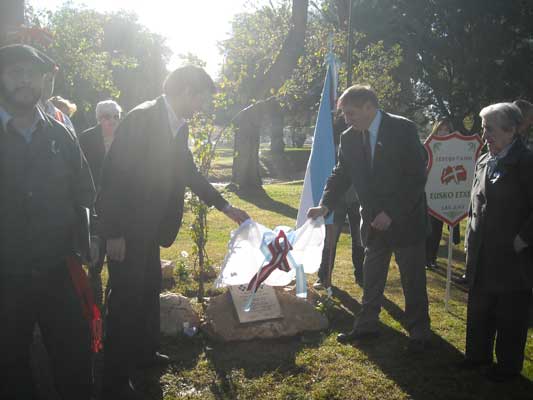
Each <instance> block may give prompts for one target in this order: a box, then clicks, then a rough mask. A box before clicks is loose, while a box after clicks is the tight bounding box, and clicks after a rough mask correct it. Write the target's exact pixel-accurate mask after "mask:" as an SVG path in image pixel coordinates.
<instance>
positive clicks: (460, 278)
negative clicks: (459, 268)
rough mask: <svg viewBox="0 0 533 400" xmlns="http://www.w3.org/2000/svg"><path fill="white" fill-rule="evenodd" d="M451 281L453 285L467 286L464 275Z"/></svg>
mask: <svg viewBox="0 0 533 400" xmlns="http://www.w3.org/2000/svg"><path fill="white" fill-rule="evenodd" d="M453 281H454V282H455V283H458V284H459V285H466V284H468V280H467V279H466V275H462V276H460V277H458V278H454V279H453Z"/></svg>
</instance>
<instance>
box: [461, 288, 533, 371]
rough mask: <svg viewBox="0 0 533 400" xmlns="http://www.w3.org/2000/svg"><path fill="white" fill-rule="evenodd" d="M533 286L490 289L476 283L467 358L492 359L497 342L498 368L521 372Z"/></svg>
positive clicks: (470, 309)
mask: <svg viewBox="0 0 533 400" xmlns="http://www.w3.org/2000/svg"><path fill="white" fill-rule="evenodd" d="M531 297H532V294H531V290H522V291H516V292H497V293H494V292H486V291H484V290H483V289H480V288H477V287H475V285H474V287H473V288H471V289H470V292H469V294H468V309H467V323H466V358H467V359H469V360H472V361H476V362H477V361H479V362H487V363H490V362H492V355H493V350H494V342H496V358H497V362H498V368H499V369H500V370H501V371H502V372H503V373H507V374H518V373H520V371H521V370H522V364H523V362H524V348H525V345H526V340H527V329H528V315H529V314H528V312H529V304H530V302H531Z"/></svg>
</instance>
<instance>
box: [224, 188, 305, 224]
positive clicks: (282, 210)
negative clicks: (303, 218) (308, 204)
mask: <svg viewBox="0 0 533 400" xmlns="http://www.w3.org/2000/svg"><path fill="white" fill-rule="evenodd" d="M234 193H235V194H236V195H237V196H238V197H239V198H240V199H242V200H244V201H247V202H249V203H252V204H254V205H255V206H257V207H258V208H260V209H262V210H268V211H273V212H276V213H278V214H281V215H284V216H286V217H289V218H293V219H296V216H297V215H298V210H297V209H296V208H294V207H291V206H290V205H288V204H285V203H282V202H280V201H277V200H274V199H273V198H271V197H270V196H269V195H268V193H267V192H265V190H264V189H263V188H257V189H250V190H242V189H239V190H236V191H235V192H234Z"/></svg>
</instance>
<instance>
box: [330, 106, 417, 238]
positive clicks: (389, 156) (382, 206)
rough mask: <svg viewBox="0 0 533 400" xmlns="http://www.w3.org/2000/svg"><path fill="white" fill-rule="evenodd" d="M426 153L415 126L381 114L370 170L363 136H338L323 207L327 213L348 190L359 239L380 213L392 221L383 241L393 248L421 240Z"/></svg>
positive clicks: (374, 232) (399, 118)
mask: <svg viewBox="0 0 533 400" xmlns="http://www.w3.org/2000/svg"><path fill="white" fill-rule="evenodd" d="M424 153H425V150H424V148H423V146H422V144H421V143H420V139H419V137H418V134H417V131H416V127H415V124H414V123H413V122H411V121H409V120H407V119H405V118H403V117H399V116H396V115H392V114H388V113H385V112H383V118H382V120H381V125H380V127H379V131H378V137H377V142H376V147H375V151H374V161H373V165H372V167H371V168H369V165H368V163H367V162H366V160H365V155H364V148H363V141H362V135H361V134H360V132H357V131H355V130H354V129H352V128H350V129H348V130H347V131H345V132H344V133H343V134H342V136H341V144H340V148H339V160H338V162H337V165H336V166H335V168H334V169H333V173H332V174H331V176H330V177H329V179H328V181H327V184H326V187H325V189H324V194H323V197H322V203H323V204H324V205H326V206H327V207H328V208H329V209H330V210H332V209H334V208H335V205H336V204H337V203H338V201H339V200H340V199H341V198H342V195H343V194H344V193H345V191H346V190H347V189H348V187H349V186H350V184H353V186H354V188H355V190H356V192H357V196H358V198H359V202H360V204H361V216H362V218H363V235H364V236H367V235H368V234H369V229H370V228H369V226H370V223H371V222H372V221H373V219H374V218H375V217H376V215H378V214H379V213H380V212H381V211H384V212H385V213H386V214H387V215H388V216H389V217H390V218H391V219H392V224H391V226H390V228H389V229H388V230H387V231H386V232H383V233H378V232H376V231H373V233H372V234H381V235H384V239H385V240H386V241H387V242H388V243H389V244H390V245H391V246H397V247H403V246H409V245H412V244H415V243H417V242H419V241H421V240H423V239H424V238H425V236H426V224H427V207H426V197H425V193H424V186H425V183H426V170H425V162H424V157H425V156H424Z"/></svg>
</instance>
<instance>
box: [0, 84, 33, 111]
mask: <svg viewBox="0 0 533 400" xmlns="http://www.w3.org/2000/svg"><path fill="white" fill-rule="evenodd" d="M41 93H42V91H41V89H40V88H38V89H36V88H32V87H21V88H16V89H12V90H9V89H8V88H6V87H5V85H4V84H3V83H1V82H0V96H1V97H2V99H3V100H4V102H5V103H6V105H7V106H8V107H9V108H13V109H16V110H19V111H30V110H32V109H33V108H34V107H35V105H36V104H37V102H38V101H39V99H40V98H41Z"/></svg>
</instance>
